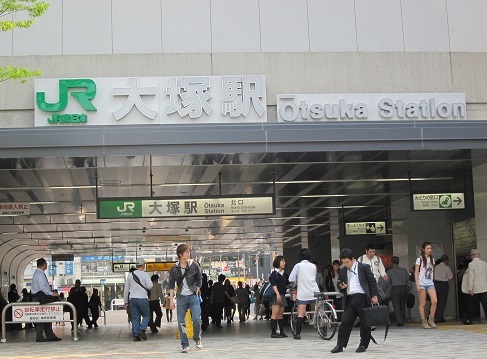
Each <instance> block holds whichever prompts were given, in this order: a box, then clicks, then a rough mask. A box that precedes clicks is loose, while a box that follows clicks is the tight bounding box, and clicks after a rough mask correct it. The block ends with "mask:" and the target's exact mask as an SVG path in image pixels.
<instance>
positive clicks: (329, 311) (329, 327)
mask: <svg viewBox="0 0 487 359" xmlns="http://www.w3.org/2000/svg"><path fill="white" fill-rule="evenodd" d="M315 313H316V329H317V330H318V334H319V335H320V337H321V338H322V339H325V340H330V339H332V338H333V336H334V335H335V332H336V330H337V326H338V325H337V315H336V312H335V309H333V307H332V306H331V305H330V303H328V302H325V301H321V302H319V303H318V304H317V307H316V310H315Z"/></svg>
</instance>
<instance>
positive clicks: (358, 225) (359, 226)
mask: <svg viewBox="0 0 487 359" xmlns="http://www.w3.org/2000/svg"><path fill="white" fill-rule="evenodd" d="M385 233H386V222H346V223H345V235H346V236H357V235H363V234H385Z"/></svg>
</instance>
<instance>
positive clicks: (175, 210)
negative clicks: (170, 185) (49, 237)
mask: <svg viewBox="0 0 487 359" xmlns="http://www.w3.org/2000/svg"><path fill="white" fill-rule="evenodd" d="M97 207H98V212H97V215H98V218H99V219H115V218H146V217H151V218H152V217H201V216H204V217H206V216H238V215H257V214H274V213H275V210H274V200H273V197H271V196H264V197H257V196H248V197H211V198H179V197H171V198H157V197H151V198H145V199H131V198H125V199H120V198H100V199H98V206H97Z"/></svg>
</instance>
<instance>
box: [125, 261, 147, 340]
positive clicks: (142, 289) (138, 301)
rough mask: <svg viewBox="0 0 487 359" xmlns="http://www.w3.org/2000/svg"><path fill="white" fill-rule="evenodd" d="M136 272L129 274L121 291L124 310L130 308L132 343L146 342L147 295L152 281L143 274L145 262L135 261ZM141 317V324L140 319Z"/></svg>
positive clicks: (145, 273)
mask: <svg viewBox="0 0 487 359" xmlns="http://www.w3.org/2000/svg"><path fill="white" fill-rule="evenodd" d="M135 266H136V270H134V271H133V272H131V273H129V275H128V276H127V281H126V282H125V287H124V290H123V301H124V303H125V308H127V307H129V308H130V321H131V322H132V333H133V335H134V341H136V342H140V341H141V340H147V336H146V335H145V331H146V330H147V325H149V315H150V309H149V296H148V295H149V293H148V291H149V290H150V289H151V288H152V281H151V280H150V276H149V274H148V273H147V272H144V266H145V260H144V259H143V258H139V259H137V262H136V263H135ZM141 316H142V322H141V321H140V317H141Z"/></svg>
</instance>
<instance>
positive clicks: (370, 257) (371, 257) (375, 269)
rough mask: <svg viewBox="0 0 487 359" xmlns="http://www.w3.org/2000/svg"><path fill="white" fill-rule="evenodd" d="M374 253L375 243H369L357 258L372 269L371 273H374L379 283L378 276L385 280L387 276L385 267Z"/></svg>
mask: <svg viewBox="0 0 487 359" xmlns="http://www.w3.org/2000/svg"><path fill="white" fill-rule="evenodd" d="M375 253H376V248H375V244H373V243H369V244H367V247H366V248H365V254H363V255H361V256H360V257H359V258H358V259H357V260H358V261H359V262H360V263H365V264H368V265H369V266H370V269H371V270H372V273H373V274H374V277H375V280H376V281H377V283H379V278H380V277H382V278H384V280H386V281H387V280H388V279H389V278H388V277H387V274H386V269H385V268H384V263H382V260H381V259H380V257H378V256H376V255H375Z"/></svg>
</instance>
